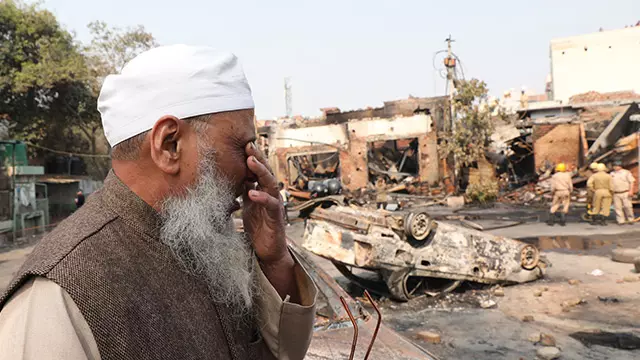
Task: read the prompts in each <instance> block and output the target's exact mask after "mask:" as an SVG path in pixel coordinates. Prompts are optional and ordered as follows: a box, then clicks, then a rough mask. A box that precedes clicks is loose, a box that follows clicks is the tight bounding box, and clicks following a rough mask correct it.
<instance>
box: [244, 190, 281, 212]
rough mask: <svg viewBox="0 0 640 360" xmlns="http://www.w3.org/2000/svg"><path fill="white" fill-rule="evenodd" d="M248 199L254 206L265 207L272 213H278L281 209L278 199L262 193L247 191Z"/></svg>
mask: <svg viewBox="0 0 640 360" xmlns="http://www.w3.org/2000/svg"><path fill="white" fill-rule="evenodd" d="M248 195H249V199H250V200H251V201H253V202H254V203H256V204H260V205H263V206H265V207H266V208H267V209H269V210H272V211H279V210H281V208H282V201H280V198H277V199H276V198H275V197H273V196H271V195H269V194H267V193H266V192H264V191H258V190H249V193H248Z"/></svg>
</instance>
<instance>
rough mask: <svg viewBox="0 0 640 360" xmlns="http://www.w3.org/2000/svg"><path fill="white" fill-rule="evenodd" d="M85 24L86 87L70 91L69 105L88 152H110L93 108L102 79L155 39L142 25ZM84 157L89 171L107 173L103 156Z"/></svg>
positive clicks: (118, 70) (106, 162)
mask: <svg viewBox="0 0 640 360" xmlns="http://www.w3.org/2000/svg"><path fill="white" fill-rule="evenodd" d="M88 28H89V31H90V33H91V35H92V40H91V42H90V43H89V44H88V45H86V46H84V48H83V53H84V55H85V58H86V63H87V67H88V71H89V74H90V76H89V78H88V80H87V82H86V84H85V87H84V89H85V91H82V89H76V90H77V91H76V92H74V93H73V95H74V96H73V102H72V103H71V106H72V107H74V108H75V109H76V110H77V112H76V114H77V117H76V121H75V125H76V127H77V128H78V129H79V130H80V132H81V133H82V134H83V135H84V137H85V138H86V139H87V141H88V142H89V145H90V152H91V154H94V155H104V154H108V153H109V145H108V143H107V140H106V138H105V137H104V133H103V131H102V122H101V121H100V114H99V113H98V112H97V111H95V109H96V103H97V101H98V95H99V94H100V88H101V86H102V82H103V81H104V78H105V77H106V76H107V75H109V74H115V73H118V72H120V70H122V68H123V67H124V65H125V64H126V63H127V62H128V61H129V60H131V59H133V58H134V57H135V56H137V55H138V54H140V53H141V52H143V51H146V50H148V49H151V48H153V47H155V46H157V43H156V41H155V39H154V37H153V35H151V33H148V32H146V31H145V29H144V27H143V26H141V25H139V26H137V27H134V28H128V29H120V28H117V27H109V26H108V25H107V24H106V23H104V22H101V21H95V22H92V23H90V24H89V25H88ZM86 90H88V91H86ZM85 161H86V162H87V163H89V164H90V165H91V166H90V167H91V172H92V173H93V175H94V176H96V177H104V176H106V173H107V172H108V171H109V169H110V167H111V162H110V161H109V160H108V159H105V158H99V157H91V158H88V159H87V160H85Z"/></svg>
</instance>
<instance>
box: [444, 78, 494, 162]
mask: <svg viewBox="0 0 640 360" xmlns="http://www.w3.org/2000/svg"><path fill="white" fill-rule="evenodd" d="M455 85H456V95H455V96H454V99H453V113H454V115H453V117H454V120H455V121H454V126H453V131H451V132H450V133H449V134H447V136H446V137H444V138H445V139H446V140H445V141H444V142H443V144H442V146H441V147H440V150H441V156H442V157H443V158H449V157H453V158H455V164H456V167H457V169H461V168H463V167H468V166H472V165H474V164H475V163H476V162H477V161H478V160H480V159H483V158H484V157H485V152H486V150H487V146H488V145H489V143H490V137H491V134H492V133H493V131H494V124H493V118H492V113H493V111H494V110H495V105H494V104H488V103H487V99H488V98H487V94H488V89H487V85H486V84H485V82H484V81H480V80H478V79H471V80H468V81H467V80H459V81H456V84H455Z"/></svg>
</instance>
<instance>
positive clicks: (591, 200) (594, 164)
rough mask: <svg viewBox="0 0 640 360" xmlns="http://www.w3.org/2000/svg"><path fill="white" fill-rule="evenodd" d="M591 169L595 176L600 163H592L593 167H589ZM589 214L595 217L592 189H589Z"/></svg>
mask: <svg viewBox="0 0 640 360" xmlns="http://www.w3.org/2000/svg"><path fill="white" fill-rule="evenodd" d="M589 169H590V170H591V173H592V175H593V174H595V173H596V172H598V163H597V162H595V161H594V162H592V163H591V165H589ZM587 213H588V214H589V215H593V190H592V189H590V188H587Z"/></svg>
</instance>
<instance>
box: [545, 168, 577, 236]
mask: <svg viewBox="0 0 640 360" xmlns="http://www.w3.org/2000/svg"><path fill="white" fill-rule="evenodd" d="M572 190H573V182H572V180H571V173H569V172H567V166H566V165H565V164H564V163H560V164H558V165H557V166H556V173H555V174H553V176H552V177H551V191H552V192H553V203H552V204H551V210H550V213H549V220H548V222H547V223H548V224H549V225H550V226H553V225H554V224H555V218H556V212H558V209H560V207H561V206H562V208H561V209H560V214H559V215H560V221H559V223H560V226H565V225H566V219H565V217H566V215H567V212H569V205H570V204H571V191H572Z"/></svg>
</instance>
